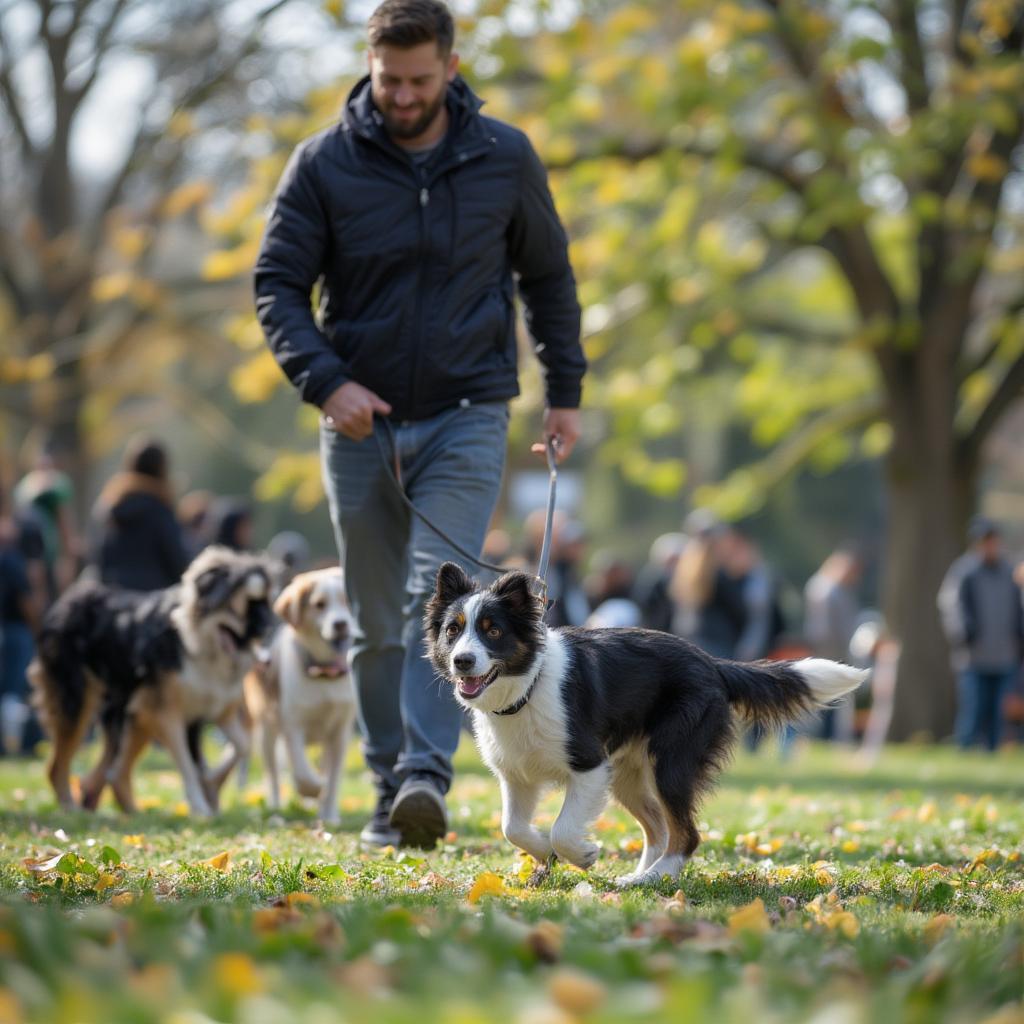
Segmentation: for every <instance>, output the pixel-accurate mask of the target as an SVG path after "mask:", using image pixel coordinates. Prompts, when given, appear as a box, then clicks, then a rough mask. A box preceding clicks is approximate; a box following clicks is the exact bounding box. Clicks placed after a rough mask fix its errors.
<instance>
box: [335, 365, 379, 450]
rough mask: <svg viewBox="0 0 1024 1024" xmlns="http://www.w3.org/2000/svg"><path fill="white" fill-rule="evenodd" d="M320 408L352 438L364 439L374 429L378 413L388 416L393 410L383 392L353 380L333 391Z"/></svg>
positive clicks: (338, 427) (337, 428) (336, 426)
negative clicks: (374, 421)
mask: <svg viewBox="0 0 1024 1024" xmlns="http://www.w3.org/2000/svg"><path fill="white" fill-rule="evenodd" d="M321 408H322V410H323V414H324V419H325V420H326V421H327V425H328V426H329V427H331V428H332V429H333V430H336V431H337V432H338V433H339V434H344V435H345V437H348V438H351V439H352V440H353V441H364V440H365V439H366V438H368V437H369V436H370V435H371V434H372V433H373V417H374V415H375V414H376V413H380V414H381V415H382V416H387V415H388V414H389V413H390V412H391V406H390V405H388V403H387V402H385V401H384V399H383V398H381V397H380V395H378V394H377V393H376V392H374V391H371V390H370V389H369V388H366V387H363V385H362V384H357V383H356V382H355V381H354V380H349V381H346V382H345V383H344V384H342V385H341V387H340V388H338V390H337V391H333V392H331V394H330V396H329V397H328V399H327V401H326V402H324V404H323V405H322V406H321Z"/></svg>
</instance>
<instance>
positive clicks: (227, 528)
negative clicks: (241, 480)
mask: <svg viewBox="0 0 1024 1024" xmlns="http://www.w3.org/2000/svg"><path fill="white" fill-rule="evenodd" d="M210 543H211V544H220V545H223V546H224V547H226V548H231V550H232V551H251V550H252V545H253V522H252V509H251V508H250V507H249V503H248V502H247V501H245V500H243V499H242V498H218V499H217V500H216V501H215V502H214V505H213V509H212V511H211V514H210Z"/></svg>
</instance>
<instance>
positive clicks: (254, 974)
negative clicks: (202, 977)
mask: <svg viewBox="0 0 1024 1024" xmlns="http://www.w3.org/2000/svg"><path fill="white" fill-rule="evenodd" d="M213 976H214V977H215V978H216V979H217V984H218V985H219V986H220V988H221V989H223V990H224V991H225V992H227V993H229V994H231V995H235V996H248V995H255V994H257V993H259V992H262V991H263V989H264V988H265V983H264V980H263V976H262V975H261V974H260V972H259V969H258V968H257V967H256V964H255V963H254V962H253V960H252V958H251V957H249V956H246V955H245V954H244V953H222V954H221V955H220V956H218V957H217V959H216V960H214V962H213Z"/></svg>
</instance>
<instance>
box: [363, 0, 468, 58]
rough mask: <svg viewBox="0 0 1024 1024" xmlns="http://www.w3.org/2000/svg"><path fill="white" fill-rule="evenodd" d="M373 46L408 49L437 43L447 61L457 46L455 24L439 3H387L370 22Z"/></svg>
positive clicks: (411, 0) (433, 0)
mask: <svg viewBox="0 0 1024 1024" xmlns="http://www.w3.org/2000/svg"><path fill="white" fill-rule="evenodd" d="M367 30H368V37H369V41H370V47H371V48H373V47H376V46H397V47H399V48H400V49H403V50H408V49H411V48H412V47H414V46H419V45H420V44H422V43H435V42H436V43H437V52H438V53H439V54H440V55H441V57H443V58H447V57H448V55H449V54H450V53H451V52H452V46H453V45H454V43H455V22H454V21H453V20H452V15H451V12H450V11H449V10H448V8H447V7H445V5H444V4H443V3H441V2H440V0H384V3H382V4H381V5H380V6H379V7H378V8H377V9H376V10H375V11H374V12H373V14H371V15H370V20H369V21H368V22H367Z"/></svg>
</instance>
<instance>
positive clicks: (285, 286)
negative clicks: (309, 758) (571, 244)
mask: <svg viewBox="0 0 1024 1024" xmlns="http://www.w3.org/2000/svg"><path fill="white" fill-rule="evenodd" d="M368 29H369V31H368V36H369V44H370V45H369V75H368V76H367V77H366V78H364V79H363V80H362V81H360V82H359V83H358V84H357V85H356V86H355V87H354V89H353V90H352V92H351V94H350V95H349V97H348V100H347V102H346V104H345V109H344V113H343V116H342V120H341V122H340V123H339V124H337V125H335V126H333V127H331V128H329V129H327V130H326V131H323V132H321V133H320V134H318V135H316V136H314V137H312V138H311V139H308V140H306V141H305V142H304V143H302V144H301V145H300V146H299V147H298V149H297V150H296V152H295V153H294V154H293V156H292V159H291V161H290V162H289V164H288V167H287V168H286V170H285V172H284V175H283V177H282V179H281V182H280V184H279V186H278V190H277V194H276V197H275V200H274V204H273V208H272V210H271V212H270V216H269V220H268V223H267V229H266V234H265V236H264V240H263V245H262V248H261V250H260V255H259V258H258V260H257V264H256V273H255V289H256V308H257V312H258V315H259V318H260V322H261V324H262V325H263V329H264V332H265V333H266V336H267V340H268V342H269V344H270V347H271V349H272V351H273V353H274V355H275V357H276V359H277V361H278V363H279V364H280V365H281V368H282V369H283V370H284V372H285V373H286V374H287V376H288V378H289V379H290V380H291V382H292V384H294V385H295V387H296V388H297V389H298V390H299V393H300V395H301V397H302V398H303V400H305V401H307V402H310V403H312V404H314V405H317V406H319V407H320V409H321V410H322V412H323V417H322V420H321V431H320V445H321V460H322V467H323V475H324V485H325V488H326V491H327V496H328V501H329V504H330V510H331V519H332V522H333V523H334V527H335V534H336V537H337V541H338V546H339V551H340V553H341V558H342V561H343V563H344V565H345V570H346V579H347V585H348V591H349V600H350V602H351V604H352V608H353V612H354V614H355V617H356V620H357V631H356V641H355V645H354V649H353V669H354V673H355V680H356V687H357V692H358V696H359V705H360V715H361V720H362V725H363V734H364V737H365V754H366V759H367V763H368V764H369V766H370V768H371V770H372V771H373V773H374V775H375V778H376V781H377V786H378V801H377V808H376V811H375V813H374V815H373V818H372V819H371V821H370V822H369V823H368V824H367V826H366V827H365V828H364V829H363V831H362V839H363V840H364V842H368V843H372V844H378V845H385V844H390V843H397V842H398V841H403V842H405V843H409V844H415V845H427V846H430V845H433V843H434V842H435V841H436V839H437V838H438V837H440V836H442V835H443V834H444V833H445V831H446V830H447V810H446V805H445V793H446V792H447V789H448V787H449V785H450V782H451V776H452V765H451V758H452V755H453V753H454V751H455V748H456V746H457V744H458V740H459V730H460V724H461V717H462V716H461V712H460V710H459V708H458V706H457V705H456V703H455V701H454V699H453V696H452V692H451V688H450V687H449V686H446V685H443V684H442V683H441V681H440V680H438V679H437V678H436V677H435V676H434V675H433V672H432V669H431V668H430V665H429V663H428V662H427V661H426V659H425V657H424V648H423V639H422V626H421V618H422V613H423V605H424V603H425V601H426V598H427V596H428V594H429V593H430V591H431V590H432V589H433V581H434V575H435V572H436V570H437V567H438V565H439V564H440V563H441V562H442V561H444V560H445V559H448V558H451V559H454V560H455V561H460V562H462V563H463V565H464V567H465V568H466V569H468V570H470V571H471V570H472V569H473V566H472V565H471V564H466V563H465V560H464V559H461V558H460V557H459V556H458V555H457V554H456V552H455V551H454V550H452V548H451V546H450V545H449V544H448V543H446V542H445V541H444V540H442V539H441V538H440V537H438V536H437V535H436V534H434V533H433V532H431V531H430V530H429V529H428V528H427V527H426V526H425V525H423V524H422V523H421V522H420V521H419V520H418V519H416V518H414V517H410V514H409V513H408V511H407V510H406V508H405V507H404V506H403V504H402V502H401V499H400V497H399V496H398V495H397V494H396V493H395V490H394V487H393V485H392V484H391V482H390V481H389V479H388V475H389V468H388V465H387V462H388V460H390V459H391V458H392V457H394V458H396V459H397V461H398V463H399V465H400V468H401V472H402V479H403V481H404V484H405V488H406V491H407V493H408V495H409V497H410V498H411V499H412V501H413V502H414V503H415V505H416V506H417V508H419V509H420V510H421V511H422V512H423V513H424V514H425V515H426V516H428V517H429V518H430V519H431V520H432V521H433V522H434V523H436V524H437V525H438V526H440V527H441V528H442V529H443V530H444V531H445V532H446V533H448V534H449V535H450V536H451V537H452V539H453V540H455V541H456V542H457V543H458V544H460V545H461V546H462V547H464V548H466V549H467V550H472V551H479V550H480V549H481V547H482V545H483V541H484V537H485V533H486V529H487V525H488V521H489V519H490V516H491V513H492V511H493V509H494V505H495V503H496V501H497V497H498V491H499V488H500V484H501V476H502V470H503V466H504V456H505V443H506V431H507V424H508V400H509V399H510V398H512V397H513V396H515V395H516V394H518V384H517V373H516V341H515V316H514V307H513V298H514V293H515V284H516V280H518V290H519V293H520V295H521V297H522V299H523V301H524V305H525V311H526V323H527V326H528V328H529V330H530V333H531V335H532V337H533V339H534V341H535V345H536V352H537V355H538V357H539V359H540V361H541V363H542V364H543V368H544V371H545V380H546V394H547V410H546V412H545V417H544V435H545V437H549V438H554V439H555V441H556V445H557V447H558V454H559V458H565V457H566V456H568V454H569V453H570V451H571V450H572V447H573V445H574V444H575V442H576V439H577V437H578V435H579V413H578V406H579V399H580V390H581V381H582V378H583V374H584V371H585V369H586V362H585V360H584V357H583V353H582V349H581V347H580V343H579V325H580V310H579V304H578V302H577V299H576V286H575V281H574V278H573V274H572V270H571V268H570V266H569V260H568V255H567V240H566V236H565V231H564V230H563V228H562V225H561V223H560V222H559V219H558V215H557V213H556V212H555V208H554V204H553V203H552V200H551V195H550V192H549V190H548V186H547V179H546V175H545V172H544V169H543V167H542V165H541V163H540V160H539V159H538V157H537V155H536V153H535V152H534V151H533V149H532V147H531V146H530V143H529V141H528V140H527V138H526V136H525V135H523V133H522V132H520V131H518V130H516V129H514V128H512V127H510V126H509V125H506V124H503V123H501V122H500V121H496V120H494V119H493V118H488V117H484V116H482V115H481V114H480V112H479V111H480V106H481V102H480V100H479V99H477V97H476V96H475V95H474V94H473V93H472V91H471V90H470V89H469V87H468V86H467V84H466V83H465V82H464V81H463V79H462V78H461V77H460V76H459V75H458V55H457V54H456V53H455V52H454V51H453V49H452V46H453V42H454V24H453V21H452V17H451V14H450V13H449V11H448V9H447V8H446V7H445V6H444V4H442V3H440V2H438V0H385V2H384V3H382V4H381V5H380V6H379V7H378V8H377V9H376V11H374V13H373V15H372V16H371V17H370V20H369V25H368ZM514 275H515V276H514ZM317 280H322V288H321V297H320V309H319V317H318V318H317V319H314V317H313V315H312V314H311V311H310V294H311V291H312V288H313V286H314V284H315V282H316V281H317ZM382 418H386V419H387V421H388V424H387V425H385V424H384V423H382V422H381V419H382ZM392 439H393V444H394V450H393V451H392V450H391V444H392ZM381 448H384V449H385V450H386V452H387V454H386V455H383V454H382V451H381Z"/></svg>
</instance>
